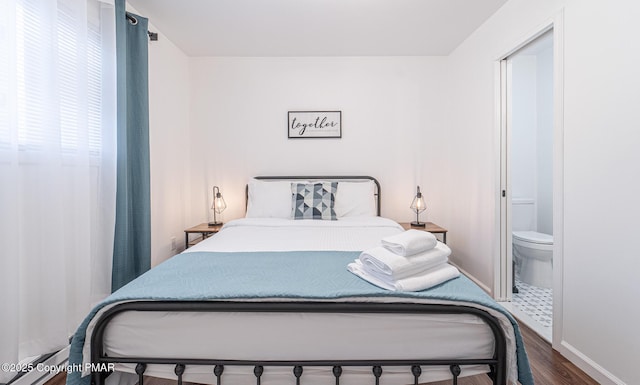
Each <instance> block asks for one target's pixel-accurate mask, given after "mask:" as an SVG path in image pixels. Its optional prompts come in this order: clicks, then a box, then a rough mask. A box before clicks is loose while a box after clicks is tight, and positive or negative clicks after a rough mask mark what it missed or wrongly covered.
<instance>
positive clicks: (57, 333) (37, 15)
mask: <svg viewBox="0 0 640 385" xmlns="http://www.w3.org/2000/svg"><path fill="white" fill-rule="evenodd" d="M115 84H116V80H115V30H114V10H113V6H112V5H109V4H106V3H105V2H103V1H98V0H0V255H1V258H0V362H3V363H12V362H18V361H19V360H23V359H25V358H26V357H31V356H36V355H39V354H43V353H47V352H51V351H55V350H57V349H59V348H62V347H64V346H66V345H67V344H68V339H69V336H70V335H71V334H72V333H73V332H74V331H75V329H76V327H77V325H78V324H79V323H80V322H81V320H82V318H83V317H84V316H85V315H86V314H87V312H88V311H89V309H90V307H91V304H92V303H94V302H96V301H98V300H100V299H102V298H104V297H105V296H106V295H108V294H109V292H110V285H111V258H112V249H113V228H114V213H115V208H114V207H115V203H114V202H115V156H116V154H115V132H116V130H115V116H116V114H115ZM13 375H15V373H3V372H0V382H6V381H8V380H9V379H10V378H11V377H13Z"/></svg>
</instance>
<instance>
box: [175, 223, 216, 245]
mask: <svg viewBox="0 0 640 385" xmlns="http://www.w3.org/2000/svg"><path fill="white" fill-rule="evenodd" d="M221 228H222V225H216V226H209V225H208V224H206V223H201V224H199V225H198V226H193V227H191V228H189V229H186V230H185V231H184V248H185V249H188V248H189V246H193V245H195V244H196V243H198V242H200V241H202V240H203V239H207V238H209V237H210V236H212V235H213V234H215V233H217V232H218V231H220V229H221ZM189 234H200V236H199V237H197V238H195V239H192V240H189Z"/></svg>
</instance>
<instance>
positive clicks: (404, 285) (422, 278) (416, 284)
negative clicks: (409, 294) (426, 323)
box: [347, 259, 460, 291]
mask: <svg viewBox="0 0 640 385" xmlns="http://www.w3.org/2000/svg"><path fill="white" fill-rule="evenodd" d="M347 270H349V271H350V272H352V273H353V274H355V275H357V276H358V277H360V278H362V279H364V280H365V281H368V282H370V283H372V284H374V285H376V286H378V287H381V288H383V289H386V290H392V291H421V290H426V289H429V288H432V287H434V286H437V285H439V284H441V283H444V282H446V281H448V280H450V279H453V278H457V277H458V276H459V275H460V271H458V269H456V268H455V267H454V266H451V265H449V264H448V263H443V264H441V265H438V266H436V267H434V268H431V269H429V270H427V271H425V272H423V273H422V274H419V275H414V276H411V277H407V278H404V279H400V280H396V281H394V280H382V279H380V278H378V277H374V276H373V275H371V274H369V273H368V272H367V270H366V269H365V268H364V266H363V265H362V262H360V260H359V259H356V260H355V261H354V262H352V263H350V264H349V265H347Z"/></svg>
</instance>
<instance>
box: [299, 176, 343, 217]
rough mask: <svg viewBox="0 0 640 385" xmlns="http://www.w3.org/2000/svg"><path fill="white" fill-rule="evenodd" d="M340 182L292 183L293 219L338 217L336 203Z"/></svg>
mask: <svg viewBox="0 0 640 385" xmlns="http://www.w3.org/2000/svg"><path fill="white" fill-rule="evenodd" d="M337 190H338V182H317V183H291V198H292V213H291V214H292V215H291V216H292V217H293V219H325V220H332V221H335V220H336V219H338V218H337V216H336V211H335V210H334V205H335V202H336V191H337Z"/></svg>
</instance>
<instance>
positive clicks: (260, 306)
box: [91, 301, 507, 385]
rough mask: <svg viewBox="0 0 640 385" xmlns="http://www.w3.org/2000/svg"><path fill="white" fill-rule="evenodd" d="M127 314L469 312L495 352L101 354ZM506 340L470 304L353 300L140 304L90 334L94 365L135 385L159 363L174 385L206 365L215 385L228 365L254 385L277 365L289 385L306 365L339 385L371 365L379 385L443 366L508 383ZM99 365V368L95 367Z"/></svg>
mask: <svg viewBox="0 0 640 385" xmlns="http://www.w3.org/2000/svg"><path fill="white" fill-rule="evenodd" d="M127 311H143V312H181V311H182V312H264V313H371V314H394V313H398V314H471V315H475V316H477V317H479V318H480V319H482V320H483V321H484V322H485V323H486V324H487V325H488V326H489V328H490V329H491V331H492V333H493V338H494V347H495V348H494V352H493V355H492V356H491V357H484V358H483V357H480V358H477V359H475V358H474V359H420V358H416V359H412V360H406V359H402V360H395V359H389V360H374V361H372V360H330V359H328V360H303V361H295V360H292V361H251V360H247V361H245V360H225V359H189V358H179V357H167V358H155V357H108V356H106V355H105V354H104V345H103V337H104V332H105V329H106V327H107V326H108V324H109V322H110V321H111V320H112V319H113V317H114V316H116V315H118V314H120V313H122V312H127ZM506 351H507V347H506V338H505V334H504V331H503V330H502V327H501V326H500V322H499V320H498V319H496V318H495V317H494V316H492V315H491V314H489V313H488V312H486V311H484V310H482V309H477V308H474V307H470V306H459V305H440V304H404V303H353V302H331V303H328V302H207V301H202V302H195V301H186V302H185V301H168V302H164V301H144V302H126V303H122V304H117V305H115V306H113V307H111V308H110V309H108V310H106V311H105V312H104V313H103V314H102V315H101V316H100V318H99V320H98V321H97V322H96V325H95V328H94V331H93V334H92V335H91V363H92V364H112V363H123V364H135V365H136V368H135V371H136V373H137V374H138V376H139V384H140V385H144V379H143V376H144V373H145V371H146V368H147V365H150V364H163V365H172V366H174V372H175V374H176V379H177V381H178V385H182V381H183V380H182V378H183V374H184V372H185V369H186V367H187V366H191V365H199V366H210V367H211V375H212V376H213V377H212V378H215V380H216V383H217V384H218V385H221V384H223V383H224V381H223V377H224V369H225V367H226V366H233V365H238V366H252V367H253V373H254V376H255V380H256V384H257V385H260V382H261V378H262V375H263V371H264V367H269V366H278V367H290V368H291V383H292V384H293V383H295V384H296V385H300V384H301V383H302V382H303V377H304V368H305V367H326V368H327V370H330V371H331V373H332V374H333V376H334V378H335V383H336V385H339V384H340V377H341V376H342V371H343V367H350V366H352V367H353V366H359V367H371V373H372V377H373V378H372V380H373V381H372V382H373V383H375V384H376V385H379V384H381V383H382V382H383V378H384V367H389V366H407V367H410V368H411V375H412V376H413V378H414V384H418V383H419V378H420V376H421V374H422V367H428V366H447V367H449V369H450V371H451V375H452V379H453V384H454V385H455V384H457V382H458V377H459V375H460V373H461V367H462V366H466V365H488V366H489V368H490V373H489V376H490V377H491V378H492V380H493V383H494V384H495V385H506V384H507V380H506V378H507V374H506V373H507V367H506V366H507V365H506V354H507V353H506ZM98 366H99V365H98ZM107 375H108V373H103V372H93V373H92V374H91V383H92V384H93V385H102V384H104V381H105V378H106V376H107Z"/></svg>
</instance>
